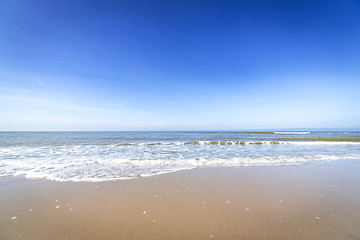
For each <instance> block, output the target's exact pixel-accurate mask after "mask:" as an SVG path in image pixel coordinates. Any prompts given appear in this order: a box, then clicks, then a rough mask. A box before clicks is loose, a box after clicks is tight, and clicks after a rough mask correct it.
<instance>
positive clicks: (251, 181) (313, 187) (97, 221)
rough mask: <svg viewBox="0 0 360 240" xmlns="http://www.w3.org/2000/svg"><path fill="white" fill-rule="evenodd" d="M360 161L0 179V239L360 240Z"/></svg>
mask: <svg viewBox="0 0 360 240" xmlns="http://www.w3.org/2000/svg"><path fill="white" fill-rule="evenodd" d="M359 170H360V161H359V160H343V161H342V160H339V161H333V162H328V163H326V164H324V165H315V164H308V165H304V166H278V167H276V166H272V167H240V168H230V167H224V168H198V169H194V170H186V171H179V172H176V173H170V174H163V175H158V176H152V177H147V178H138V179H132V180H121V181H108V182H91V183H81V182H79V183H75V182H55V181H49V180H44V179H25V178H23V177H3V178H0V212H1V214H0V239H3V240H7V239H69V240H70V239H210V238H213V239H359V238H360V228H359V226H360V190H359V189H360V176H359V175H358V172H359Z"/></svg>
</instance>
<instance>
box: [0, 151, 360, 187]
mask: <svg viewBox="0 0 360 240" xmlns="http://www.w3.org/2000/svg"><path fill="white" fill-rule="evenodd" d="M338 159H360V154H332V155H329V154H318V155H312V156H311V155H303V156H277V157H269V156H262V157H234V158H229V159H226V158H192V159H176V160H171V159H155V160H146V159H121V158H118V159H111V160H104V159H98V160H96V161H83V162H79V161H78V160H77V159H73V160H72V161H65V162H57V163H49V162H39V161H34V162H24V161H6V162H3V163H2V166H1V168H0V176H25V177H26V178H45V179H49V180H56V181H73V182H89V181H96V182H99V181H109V180H120V179H132V178H139V177H147V176H154V175H159V174H163V173H170V172H176V171H180V170H185V169H194V168H198V167H219V166H221V167H249V166H287V165H303V164H308V163H318V162H320V163H321V162H326V161H332V160H338Z"/></svg>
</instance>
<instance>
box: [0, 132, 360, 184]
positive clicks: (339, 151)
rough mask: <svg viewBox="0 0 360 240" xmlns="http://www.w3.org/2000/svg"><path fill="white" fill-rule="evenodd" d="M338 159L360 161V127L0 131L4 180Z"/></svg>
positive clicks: (114, 176) (95, 177)
mask: <svg viewBox="0 0 360 240" xmlns="http://www.w3.org/2000/svg"><path fill="white" fill-rule="evenodd" d="M340 159H360V132H358V131H348V132H346V131H268V132H237V131H232V132H231V131H228V132H215V131H214V132H190V131H186V132H176V131H169V132H133V131H132V132H0V177H7V176H24V177H26V178H44V179H50V180H55V181H75V182H82V181H84V182H88V181H109V180H120V179H133V178H139V177H148V176H153V175H158V174H164V173H170V172H175V171H180V170H185V169H194V168H200V167H255V166H279V165H280V166H282V165H284V166H287V165H304V164H325V163H326V162H328V161H334V160H340Z"/></svg>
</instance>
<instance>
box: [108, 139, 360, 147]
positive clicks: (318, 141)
mask: <svg viewBox="0 0 360 240" xmlns="http://www.w3.org/2000/svg"><path fill="white" fill-rule="evenodd" d="M277 140H278V141H191V142H150V143H149V142H148V143H146V142H141V143H136V142H124V143H116V144H114V145H115V146H134V145H137V146H157V145H223V146H224V145H227V146H229V145H242V146H244V145H263V144H293V145H304V144H307V145H310V144H312V145H317V144H319V145H323V144H360V138H278V139H277Z"/></svg>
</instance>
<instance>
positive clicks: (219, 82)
mask: <svg viewBox="0 0 360 240" xmlns="http://www.w3.org/2000/svg"><path fill="white" fill-rule="evenodd" d="M359 43H360V2H359V1H355V0H336V1H334V0H326V1H325V0H321V1H320V0H312V1H307V0H301V1H300V0H299V1H291V0H279V1H270V0H268V1H258V0H248V1H241V0H239V1H175V0H168V1H136V0H131V1H130V0H129V1H80V0H79V1H67V0H65V1H64V0H63V1H47V0H46V1H45V0H33V1H25V0H23V1H22V0H19V1H10V0H3V1H1V2H0V112H1V115H0V130H246V129H307V128H327V129H329V128H336V129H360V111H359V106H360V94H359V92H360V44H359Z"/></svg>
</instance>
